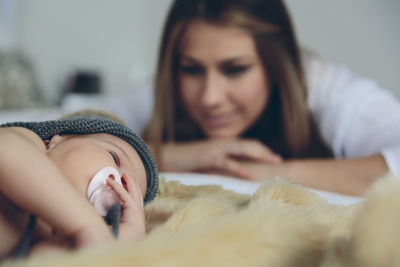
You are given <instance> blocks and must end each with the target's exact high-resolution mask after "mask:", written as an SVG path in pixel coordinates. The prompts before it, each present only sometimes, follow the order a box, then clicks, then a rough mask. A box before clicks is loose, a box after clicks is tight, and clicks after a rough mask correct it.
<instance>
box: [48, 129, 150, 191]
mask: <svg viewBox="0 0 400 267" xmlns="http://www.w3.org/2000/svg"><path fill="white" fill-rule="evenodd" d="M47 154H48V156H49V157H50V158H51V159H52V160H54V162H55V164H56V165H57V166H58V167H59V168H60V169H61V171H62V172H63V174H64V175H65V176H66V177H67V179H69V181H70V182H71V183H72V185H73V186H74V187H75V188H76V189H77V190H78V191H79V192H80V193H81V194H83V195H84V196H86V191H87V188H88V184H89V181H90V179H91V178H92V177H93V176H94V175H95V174H96V173H97V172H98V171H99V170H100V169H102V168H104V167H107V166H112V167H114V168H116V169H117V170H118V171H119V173H120V175H121V177H122V179H123V180H125V182H126V183H132V182H133V181H135V182H136V183H137V184H138V185H139V186H140V189H141V191H142V195H143V198H144V197H145V194H146V190H147V176H146V171H145V169H144V165H143V162H142V160H141V159H140V156H139V154H138V153H137V152H136V150H135V149H134V148H133V147H132V146H131V145H130V144H129V143H127V142H126V141H124V140H122V139H120V138H118V137H116V136H114V135H110V134H104V133H101V134H90V135H67V136H59V135H57V136H54V137H53V138H52V140H51V141H50V144H49V145H48V150H47ZM125 188H126V187H125Z"/></svg>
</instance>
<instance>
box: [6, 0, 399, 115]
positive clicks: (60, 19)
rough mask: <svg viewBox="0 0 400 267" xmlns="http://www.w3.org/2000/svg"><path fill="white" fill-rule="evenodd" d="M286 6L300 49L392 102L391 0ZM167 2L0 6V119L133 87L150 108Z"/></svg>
mask: <svg viewBox="0 0 400 267" xmlns="http://www.w3.org/2000/svg"><path fill="white" fill-rule="evenodd" d="M285 2H286V4H287V6H288V8H289V11H290V12H291V15H292V17H293V21H294V24H295V29H296V31H297V34H298V38H299V40H300V43H301V44H302V45H304V46H306V47H308V48H311V49H313V50H315V51H316V52H317V53H319V54H320V55H322V56H323V57H324V58H327V59H329V60H331V61H334V62H340V63H344V64H346V65H348V66H349V67H350V68H351V69H352V70H353V71H354V72H356V73H358V74H360V75H363V76H366V77H369V78H372V79H374V80H376V81H377V82H378V83H379V84H380V85H381V86H382V87H384V88H387V89H389V90H390V91H392V92H393V93H394V94H395V95H396V96H397V97H400V16H398V14H399V13H400V1H399V0H379V1H377V0H352V1H348V0H335V1H332V0H286V1H285ZM170 3H171V0H114V1H106V0H68V1H67V0H0V122H3V121H9V120H15V118H16V117H15V116H14V117H13V115H15V114H16V113H18V114H24V115H18V116H19V117H21V118H23V119H25V118H28V119H29V118H30V117H24V116H28V114H30V116H33V115H32V114H35V112H34V111H32V110H36V109H43V108H47V109H49V110H47V111H46V114H50V115H51V116H55V115H57V114H58V112H60V110H59V109H58V107H59V106H60V105H64V106H67V107H68V106H69V105H70V106H71V105H76V103H77V102H79V101H80V100H76V99H74V98H71V95H74V93H83V94H81V96H82V95H89V97H87V98H84V99H83V102H82V103H86V102H87V101H96V96H99V95H101V96H117V95H123V94H124V93H125V92H127V91H132V90H138V95H137V97H138V98H140V97H141V94H142V95H143V97H144V98H146V97H147V98H146V99H147V100H146V101H147V102H146V101H145V102H146V103H148V102H149V101H151V99H150V98H149V95H150V94H148V93H143V92H139V90H142V89H139V88H143V86H144V88H147V89H148V91H149V90H150V89H149V87H146V86H145V85H149V84H151V81H152V79H153V73H154V69H155V65H156V59H157V53H158V45H159V38H160V33H161V30H162V25H163V22H164V19H165V16H166V12H167V10H168V7H169V5H170ZM82 88H83V89H82ZM150 91H151V90H150ZM71 93H72V94H71ZM145 95H146V96H145ZM80 98H81V100H82V97H80ZM85 101H86V102H85ZM82 103H80V105H82ZM83 105H85V104H83ZM27 108H29V110H30V112H24V113H21V112H23V110H24V109H25V110H26V109H27ZM52 112H53V113H52ZM40 114H42V113H40ZM50 115H49V116H50ZM19 117H18V118H19Z"/></svg>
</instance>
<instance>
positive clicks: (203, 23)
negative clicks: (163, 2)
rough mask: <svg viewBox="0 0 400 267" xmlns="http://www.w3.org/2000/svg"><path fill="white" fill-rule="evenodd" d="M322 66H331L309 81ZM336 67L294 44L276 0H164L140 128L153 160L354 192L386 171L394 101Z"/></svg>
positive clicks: (398, 118)
mask: <svg viewBox="0 0 400 267" xmlns="http://www.w3.org/2000/svg"><path fill="white" fill-rule="evenodd" d="M303 53H304V52H303ZM303 57H304V58H303ZM303 61H307V62H306V63H307V68H308V69H307V82H306V77H305V76H306V75H305V74H304V70H303V66H305V64H306V63H304V62H303ZM309 71H310V73H312V74H313V75H312V77H308V76H309ZM323 71H325V73H328V74H329V73H333V74H332V75H333V77H331V78H330V77H328V76H329V75H325V77H324V79H320V80H318V78H321V76H320V75H318V72H320V73H319V74H321V73H322V72H323ZM335 72H336V73H335ZM348 74H349V71H348V70H347V69H345V68H343V67H341V68H337V67H336V68H335V67H333V66H332V65H329V64H327V63H323V62H322V61H321V60H319V61H318V60H317V59H315V57H314V58H313V57H311V56H309V55H308V56H307V55H305V53H304V55H302V54H301V51H300V50H299V47H298V45H297V41H296V38H295V34H294V31H293V27H292V24H291V21H290V18H289V15H288V12H287V10H286V8H285V6H284V4H283V3H282V1H280V0H269V1H264V0H250V1H247V0H246V1H245V0H193V1H185V0H176V1H174V3H173V4H172V7H171V10H170V13H169V15H168V17H167V22H166V25H165V29H164V33H163V37H162V43H161V47H160V54H159V62H158V70H157V76H156V89H155V90H156V91H155V94H156V100H155V111H154V114H153V117H152V120H151V122H150V124H149V125H148V127H147V129H146V130H145V132H144V138H145V139H146V140H147V142H148V143H150V144H151V146H152V148H153V149H154V151H155V152H156V155H157V158H158V161H159V163H160V166H161V170H163V171H199V172H217V173H221V174H226V175H232V176H236V177H240V178H245V179H251V180H258V181H264V180H267V179H270V178H272V177H275V176H276V175H279V176H283V177H286V178H288V179H289V180H292V181H294V182H296V183H299V184H302V185H305V186H310V187H314V188H318V189H323V190H330V191H336V192H340V193H345V194H353V195H360V194H362V193H363V192H364V191H365V190H366V189H367V188H368V187H369V185H371V183H372V182H374V181H375V180H376V179H378V178H379V177H380V176H382V175H383V174H384V173H386V172H387V171H393V172H395V173H396V172H397V168H398V166H399V165H400V160H399V159H398V157H396V154H398V155H400V138H398V137H397V135H396V132H397V131H396V127H398V126H397V125H399V124H400V115H397V114H400V106H399V104H398V103H397V101H396V100H395V99H394V98H393V97H392V96H390V95H388V93H387V92H385V91H382V90H381V89H379V88H377V86H376V85H375V84H374V83H373V82H371V81H368V80H365V79H359V80H357V79H355V80H354V81H353V80H352V79H353V78H351V75H350V76H349V75H348Z"/></svg>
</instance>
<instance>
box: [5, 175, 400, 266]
mask: <svg viewBox="0 0 400 267" xmlns="http://www.w3.org/2000/svg"><path fill="white" fill-rule="evenodd" d="M146 219H147V231H148V235H147V236H146V237H145V238H144V239H143V240H140V241H136V242H132V243H124V244H118V245H113V246H107V247H96V248H91V249H86V250H80V251H76V252H69V253H65V254H60V255H52V256H49V257H42V258H33V259H29V260H27V261H22V262H6V263H4V264H3V265H4V266H20V265H23V266H74V267H79V266H272V267H278V266H279V267H283V266H296V267H301V266H323V267H336V266H352V267H354V266H355V267H357V266H360V267H368V266H371V267H372V266H374V267H375V266H385V267H387V266H400V180H398V179H394V178H393V177H385V178H383V179H381V180H380V181H379V182H377V183H376V184H375V185H374V186H373V187H372V188H371V190H370V191H369V192H368V194H367V195H366V200H365V201H363V202H360V203H357V204H354V205H350V206H337V205H332V204H329V203H327V202H326V201H325V200H323V199H322V198H320V197H319V196H317V195H316V194H314V193H312V192H310V191H308V190H307V189H305V188H303V187H300V186H297V185H293V184H290V183H288V182H286V181H283V180H279V179H277V180H275V181H272V182H268V183H265V184H264V185H262V186H261V187H260V188H259V189H258V191H257V192H255V194H254V195H252V196H249V195H241V194H238V193H234V192H231V191H227V190H223V189H222V188H221V187H220V186H214V185H209V186H187V185H182V184H180V183H179V182H166V181H165V180H163V179H161V181H160V190H159V193H158V196H157V198H156V199H155V200H154V201H153V202H152V203H150V204H149V205H147V206H146Z"/></svg>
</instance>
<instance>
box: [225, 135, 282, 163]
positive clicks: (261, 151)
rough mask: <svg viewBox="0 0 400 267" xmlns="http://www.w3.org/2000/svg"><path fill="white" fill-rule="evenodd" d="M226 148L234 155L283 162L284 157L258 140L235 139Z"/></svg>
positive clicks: (263, 160)
mask: <svg viewBox="0 0 400 267" xmlns="http://www.w3.org/2000/svg"><path fill="white" fill-rule="evenodd" d="M226 149H227V152H228V153H229V154H230V155H231V156H234V157H239V158H243V159H249V160H256V161H261V162H265V163H272V164H279V163H281V162H282V157H281V156H280V155H278V154H276V153H275V152H273V151H272V150H271V149H270V148H268V147H267V146H265V145H264V144H263V143H261V142H259V141H256V140H246V139H241V140H234V141H231V142H230V143H229V144H227V146H226Z"/></svg>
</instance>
